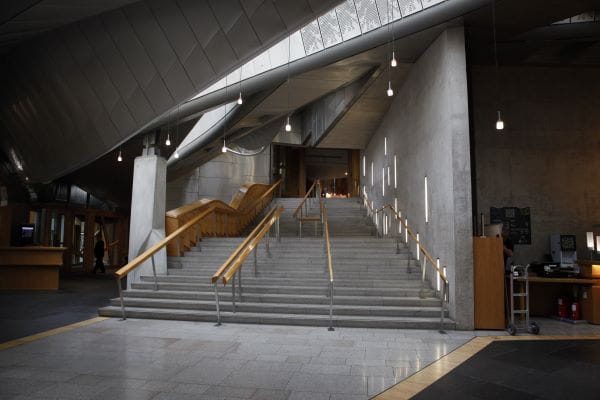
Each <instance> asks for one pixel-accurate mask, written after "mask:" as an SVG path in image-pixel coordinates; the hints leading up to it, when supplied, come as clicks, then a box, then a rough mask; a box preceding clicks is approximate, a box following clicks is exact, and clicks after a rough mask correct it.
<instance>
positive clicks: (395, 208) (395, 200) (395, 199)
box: [394, 197, 398, 213]
mask: <svg viewBox="0 0 600 400" xmlns="http://www.w3.org/2000/svg"><path fill="white" fill-rule="evenodd" d="M394 211H395V212H396V213H397V212H398V198H397V197H394Z"/></svg>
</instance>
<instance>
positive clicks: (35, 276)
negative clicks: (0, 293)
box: [0, 246, 66, 290]
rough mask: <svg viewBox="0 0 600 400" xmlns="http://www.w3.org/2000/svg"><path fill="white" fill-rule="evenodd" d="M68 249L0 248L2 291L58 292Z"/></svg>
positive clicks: (35, 247)
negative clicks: (61, 270) (60, 273)
mask: <svg viewBox="0 0 600 400" xmlns="http://www.w3.org/2000/svg"><path fill="white" fill-rule="evenodd" d="M65 250H66V247H43V246H31V247H0V290H56V289H58V277H59V272H60V268H61V266H62V265H63V252H64V251H65Z"/></svg>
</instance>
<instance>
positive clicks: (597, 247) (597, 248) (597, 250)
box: [596, 236, 600, 253]
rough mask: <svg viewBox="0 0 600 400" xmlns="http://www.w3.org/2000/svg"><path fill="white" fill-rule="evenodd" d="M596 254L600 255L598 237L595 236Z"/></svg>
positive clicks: (599, 239) (599, 237)
mask: <svg viewBox="0 0 600 400" xmlns="http://www.w3.org/2000/svg"><path fill="white" fill-rule="evenodd" d="M596 252H597V253H600V236H596Z"/></svg>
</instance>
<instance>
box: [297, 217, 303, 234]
mask: <svg viewBox="0 0 600 400" xmlns="http://www.w3.org/2000/svg"><path fill="white" fill-rule="evenodd" d="M300 218H302V216H300ZM298 237H300V238H302V219H299V220H298Z"/></svg>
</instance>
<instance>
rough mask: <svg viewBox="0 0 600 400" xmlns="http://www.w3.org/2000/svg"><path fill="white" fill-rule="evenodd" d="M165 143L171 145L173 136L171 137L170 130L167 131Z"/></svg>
mask: <svg viewBox="0 0 600 400" xmlns="http://www.w3.org/2000/svg"><path fill="white" fill-rule="evenodd" d="M165 144H166V145H167V146H170V145H171V137H170V134H169V132H167V140H166V141H165Z"/></svg>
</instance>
